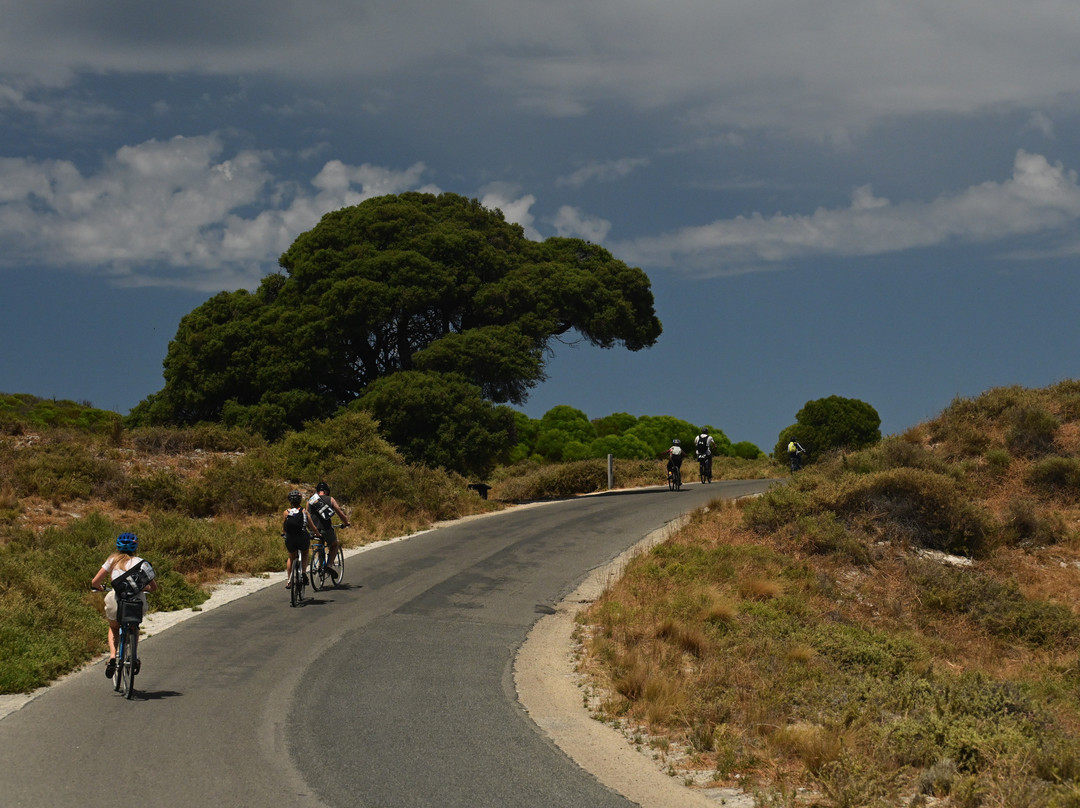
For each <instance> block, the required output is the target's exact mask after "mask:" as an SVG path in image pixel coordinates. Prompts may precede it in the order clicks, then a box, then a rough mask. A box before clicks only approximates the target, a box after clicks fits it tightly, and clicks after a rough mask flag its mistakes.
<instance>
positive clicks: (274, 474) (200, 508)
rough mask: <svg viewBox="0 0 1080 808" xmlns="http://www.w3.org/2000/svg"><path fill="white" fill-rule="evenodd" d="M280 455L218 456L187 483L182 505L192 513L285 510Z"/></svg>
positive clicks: (208, 513) (211, 514) (208, 514)
mask: <svg viewBox="0 0 1080 808" xmlns="http://www.w3.org/2000/svg"><path fill="white" fill-rule="evenodd" d="M280 478H281V474H280V467H279V465H278V461H277V459H276V456H275V455H274V454H273V453H271V452H269V451H253V452H249V453H248V454H246V455H244V456H242V457H239V458H237V459H235V460H234V459H232V458H217V459H215V460H214V461H213V462H212V463H211V464H210V465H209V466H208V467H207V468H206V469H205V470H204V471H203V473H202V474H201V475H200V476H199V477H197V478H196V479H194V480H192V481H191V482H189V483H188V484H187V485H186V486H184V489H183V493H182V495H181V500H180V502H179V505H180V508H181V509H182V510H183V511H185V512H186V513H188V514H190V515H191V516H196V517H203V516H214V515H218V514H229V515H233V516H239V515H243V514H258V513H272V512H274V511H276V510H278V509H279V508H280V509H281V510H284V504H283V499H284V497H283V494H284V492H283V491H282V488H281V487H279V486H278V485H277V484H275V483H273V482H271V480H274V479H280Z"/></svg>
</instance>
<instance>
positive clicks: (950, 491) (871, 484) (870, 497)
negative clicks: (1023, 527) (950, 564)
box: [830, 468, 993, 557]
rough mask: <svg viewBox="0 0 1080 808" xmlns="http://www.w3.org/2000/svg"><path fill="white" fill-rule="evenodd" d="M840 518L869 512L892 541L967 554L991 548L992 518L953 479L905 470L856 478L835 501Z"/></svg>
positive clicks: (979, 552) (921, 471) (833, 508)
mask: <svg viewBox="0 0 1080 808" xmlns="http://www.w3.org/2000/svg"><path fill="white" fill-rule="evenodd" d="M830 504H831V506H832V510H833V511H834V512H835V513H836V514H837V515H838V516H839V517H840V518H841V519H847V520H851V519H855V518H856V517H858V516H862V515H869V516H871V517H872V518H873V520H874V523H875V525H876V526H877V528H878V529H879V530H880V531H881V533H882V535H883V536H884V537H886V538H888V539H890V540H892V541H895V542H902V543H909V544H912V545H914V546H916V547H924V548H927V549H932V550H941V551H943V552H947V553H954V554H958V555H964V556H973V557H980V556H985V555H986V554H987V553H988V552H989V550H990V549H991V543H992V536H993V521H992V519H991V518H990V516H989V515H988V514H987V513H986V512H984V511H983V510H981V509H979V508H978V507H977V506H976V505H975V504H974V503H973V502H972V501H971V499H970V497H968V496H967V495H966V494H965V492H964V491H963V490H962V489H961V488H960V486H959V485H958V484H957V483H956V482H955V481H954V480H953V479H952V478H951V477H946V476H943V475H941V474H937V473H934V472H929V471H923V470H921V469H909V468H900V469H893V470H890V471H884V472H879V473H876V474H869V475H866V476H865V477H862V478H855V479H853V480H851V481H850V484H849V485H847V486H844V488H843V490H842V491H841V493H840V494H839V495H838V496H837V498H836V500H835V501H834V502H832V503H830Z"/></svg>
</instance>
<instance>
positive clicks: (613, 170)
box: [555, 157, 649, 188]
mask: <svg viewBox="0 0 1080 808" xmlns="http://www.w3.org/2000/svg"><path fill="white" fill-rule="evenodd" d="M648 164H649V161H648V159H646V158H644V157H624V158H623V159H621V160H606V161H601V162H596V163H590V164H589V165H587V166H582V167H581V168H579V169H578V170H577V171H575V172H574V173H572V174H570V175H568V176H566V177H559V178H558V179H556V180H555V184H556V185H569V186H570V187H572V188H580V187H581V186H582V185H584V184H585V183H587V182H591V181H593V180H598V181H600V182H611V181H613V180H619V179H622V178H623V177H626V176H628V175H629V174H631V173H632V172H634V171H635V170H636V169H638V168H643V167H644V166H647V165H648Z"/></svg>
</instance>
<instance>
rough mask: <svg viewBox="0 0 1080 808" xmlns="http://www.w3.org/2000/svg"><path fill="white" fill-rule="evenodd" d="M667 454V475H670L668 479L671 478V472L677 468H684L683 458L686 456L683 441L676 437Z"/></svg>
mask: <svg viewBox="0 0 1080 808" xmlns="http://www.w3.org/2000/svg"><path fill="white" fill-rule="evenodd" d="M667 456H668V461H667V476H668V479H669V480H670V479H671V473H672V472H673V471H674V470H675V469H679V470H680V471H681V470H682V462H683V459H684V458H685V455H684V454H683V449H682V441H681V440H679V439H678V438H675V439H674V440H672V441H671V446H670V447H669V448H668V450H667Z"/></svg>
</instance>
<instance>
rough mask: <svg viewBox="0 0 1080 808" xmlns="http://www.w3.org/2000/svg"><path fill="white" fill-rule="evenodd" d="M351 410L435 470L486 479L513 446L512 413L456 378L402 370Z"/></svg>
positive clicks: (382, 381)
mask: <svg viewBox="0 0 1080 808" xmlns="http://www.w3.org/2000/svg"><path fill="white" fill-rule="evenodd" d="M353 406H354V408H358V409H363V410H367V411H369V412H370V413H371V414H372V415H373V416H374V417H375V419H376V420H377V421H378V422H379V432H380V433H381V434H382V435H384V436H385V437H386V439H387V440H389V441H390V442H391V443H392V444H394V445H395V446H397V447H398V448H399V449H400V450H401V453H402V455H403V456H404V457H405V459H406V460H408V461H410V462H412V463H423V464H425V465H427V466H430V467H432V468H439V467H441V468H444V469H447V470H449V471H456V472H458V473H459V474H463V475H474V476H477V477H480V478H486V477H487V475H488V474H489V473H490V472H491V470H492V468H493V467H494V465H495V463H496V462H500V461H505V460H507V459H509V456H510V448H511V446H513V443H514V440H513V434H514V412H513V410H511V409H510V408H509V407H505V406H498V405H495V404H492V403H491V402H490V401H488V400H487V399H485V398H484V397H483V396H482V395H481V392H480V388H479V387H477V386H475V385H473V384H470V383H469V382H468V381H466V380H465V379H464V378H463V377H461V376H457V375H455V374H445V373H428V372H422V371H417V370H406V371H400V372H398V373H394V374H392V375H390V376H387V377H385V378H382V379H378V380H376V381H374V382H372V383H371V384H370V385H368V388H367V391H366V392H365V393H364V395H363V396H361V397H360V399H359V400H358V401H357V402H356V404H355V405H353Z"/></svg>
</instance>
